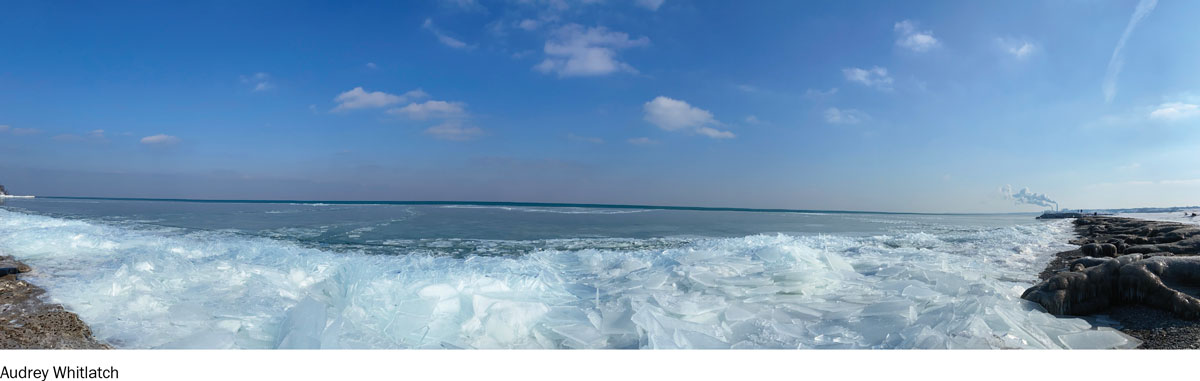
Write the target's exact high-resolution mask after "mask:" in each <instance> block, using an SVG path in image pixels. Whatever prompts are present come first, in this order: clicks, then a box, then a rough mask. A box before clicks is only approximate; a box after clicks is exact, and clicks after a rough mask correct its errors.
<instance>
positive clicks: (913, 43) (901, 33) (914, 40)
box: [893, 20, 941, 53]
mask: <svg viewBox="0 0 1200 381" xmlns="http://www.w3.org/2000/svg"><path fill="white" fill-rule="evenodd" d="M893 28H894V29H895V31H896V46H899V47H902V48H907V49H909V50H912V51H914V52H918V53H922V52H927V51H929V50H930V49H933V48H936V47H937V46H938V45H940V44H941V43H940V42H939V41H938V40H937V38H934V37H933V32H932V31H928V30H920V31H919V30H917V24H916V23H914V22H912V21H911V20H904V21H901V22H898V23H896V25H895V26H894V27H893Z"/></svg>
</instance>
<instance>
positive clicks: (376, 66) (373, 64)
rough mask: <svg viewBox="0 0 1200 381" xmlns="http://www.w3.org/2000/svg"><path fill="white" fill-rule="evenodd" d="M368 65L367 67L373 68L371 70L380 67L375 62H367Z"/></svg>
mask: <svg viewBox="0 0 1200 381" xmlns="http://www.w3.org/2000/svg"><path fill="white" fill-rule="evenodd" d="M366 66H367V69H371V70H375V69H378V68H379V65H376V64H375V63H374V62H367V65H366Z"/></svg>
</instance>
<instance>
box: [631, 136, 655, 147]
mask: <svg viewBox="0 0 1200 381" xmlns="http://www.w3.org/2000/svg"><path fill="white" fill-rule="evenodd" d="M626 141H627V142H629V144H633V145H635V146H647V145H651V144H658V141H657V140H654V139H650V138H647V137H645V136H643V137H638V138H629V140H626Z"/></svg>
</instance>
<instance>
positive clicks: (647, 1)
mask: <svg viewBox="0 0 1200 381" xmlns="http://www.w3.org/2000/svg"><path fill="white" fill-rule="evenodd" d="M666 1H667V0H637V1H636V2H634V3H635V4H637V6H639V7H642V8H646V9H649V10H652V11H657V10H658V7H661V6H662V5H663V3H664V2H666Z"/></svg>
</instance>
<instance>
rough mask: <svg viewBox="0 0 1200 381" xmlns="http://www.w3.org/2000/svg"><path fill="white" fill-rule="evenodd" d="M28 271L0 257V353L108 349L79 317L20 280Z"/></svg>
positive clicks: (31, 285) (39, 288) (43, 291)
mask: <svg viewBox="0 0 1200 381" xmlns="http://www.w3.org/2000/svg"><path fill="white" fill-rule="evenodd" d="M31 270H32V269H30V268H29V266H26V265H25V264H24V263H21V262H20V261H18V260H16V259H15V258H13V257H11V256H7V255H0V349H111V347H110V346H109V345H107V344H104V343H102V342H100V341H98V340H96V338H95V337H93V336H92V330H91V329H90V328H88V326H87V324H85V323H84V322H83V320H80V319H79V316H77V315H75V313H73V312H70V311H67V310H66V309H65V308H63V306H62V305H60V304H56V303H48V302H46V301H44V300H42V296H43V295H45V293H46V291H45V290H43V289H42V288H41V287H38V286H35V285H33V284H30V283H29V282H26V281H24V280H21V279H20V278H19V277H20V275H21V274H24V273H28V272H29V271H31Z"/></svg>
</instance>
